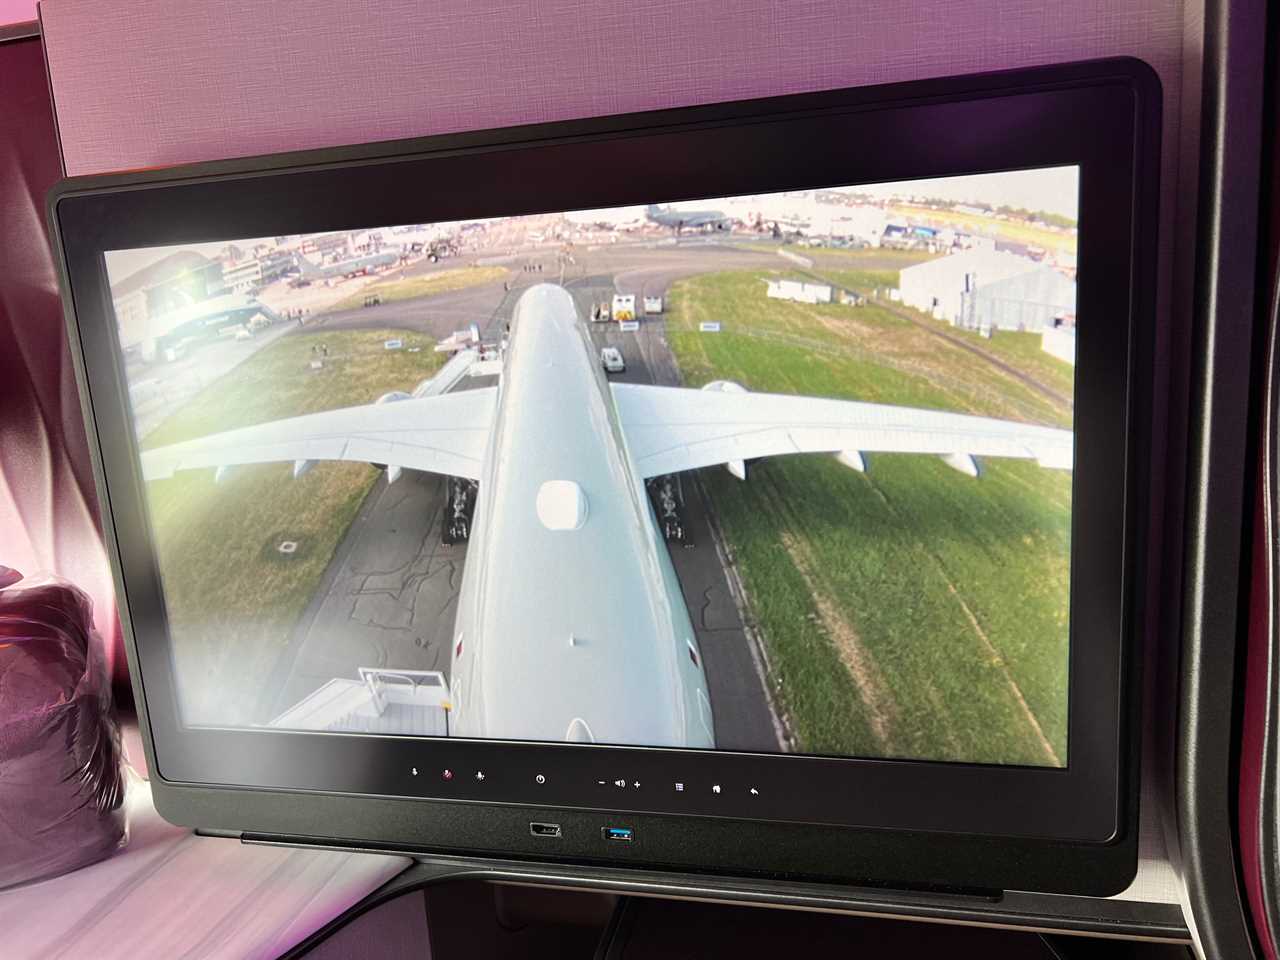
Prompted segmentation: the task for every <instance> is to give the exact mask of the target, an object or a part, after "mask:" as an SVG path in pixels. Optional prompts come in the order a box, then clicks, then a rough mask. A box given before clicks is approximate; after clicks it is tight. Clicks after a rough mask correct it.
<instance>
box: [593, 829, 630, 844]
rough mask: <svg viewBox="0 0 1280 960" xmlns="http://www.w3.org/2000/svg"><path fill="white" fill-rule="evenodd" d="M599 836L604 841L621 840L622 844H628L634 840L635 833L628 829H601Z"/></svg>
mask: <svg viewBox="0 0 1280 960" xmlns="http://www.w3.org/2000/svg"><path fill="white" fill-rule="evenodd" d="M600 836H602V837H604V838H605V839H606V840H621V841H622V842H623V843H630V842H631V841H632V840H634V839H635V836H636V832H635V831H634V830H632V829H631V828H630V827H601V829H600Z"/></svg>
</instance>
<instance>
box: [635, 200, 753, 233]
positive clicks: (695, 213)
mask: <svg viewBox="0 0 1280 960" xmlns="http://www.w3.org/2000/svg"><path fill="white" fill-rule="evenodd" d="M644 213H645V216H646V217H648V219H649V221H650V222H651V223H656V224H658V225H659V226H663V227H672V228H673V229H674V230H675V231H676V233H679V232H680V231H681V230H683V229H684V228H685V227H690V228H692V229H695V230H696V229H699V228H701V227H712V228H713V229H716V230H727V229H729V225H730V222H731V220H732V218H730V217H728V216H726V215H725V214H723V213H721V212H720V211H719V210H673V209H672V208H671V207H669V206H668V207H660V206H658V205H656V204H649V206H647V207H645V208H644Z"/></svg>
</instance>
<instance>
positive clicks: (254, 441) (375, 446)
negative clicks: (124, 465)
mask: <svg viewBox="0 0 1280 960" xmlns="http://www.w3.org/2000/svg"><path fill="white" fill-rule="evenodd" d="M496 396H497V390H496V388H494V387H486V388H482V389H480V390H464V391H463V392H461V393H446V394H441V395H440V396H424V397H412V398H406V399H403V400H398V401H392V402H390V403H371V404H367V405H365V406H362V407H346V408H343V409H341V410H326V411H324V412H323V413H310V414H307V415H305V416H301V417H290V418H289V419H287V420H273V421H271V422H270V423H262V424H258V425H257V426H253V427H242V428H241V429H239V430H228V431H226V432H224V433H215V434H212V435H211V436H207V437H200V438H198V439H195V440H187V441H185V442H183V443H175V444H171V445H170V446H167V447H158V448H156V449H153V450H144V451H143V452H142V476H143V479H146V480H159V479H163V478H165V477H170V476H172V475H173V473H174V471H177V470H191V469H196V468H199V467H215V468H218V469H220V470H221V469H223V468H226V467H232V466H235V465H238V464H249V463H278V462H281V461H284V462H290V461H292V462H293V464H294V475H295V476H298V475H300V474H301V473H303V472H305V470H306V469H308V467H309V466H310V465H311V464H312V463H314V462H315V461H317V460H347V461H355V462H362V463H385V464H387V465H388V466H389V467H391V468H394V469H396V473H397V474H398V473H399V468H401V467H408V468H409V469H411V470H424V471H427V472H430V473H443V474H448V475H450V476H455V477H467V478H469V479H472V480H479V479H480V466H481V461H482V460H483V459H484V450H485V445H486V444H487V443H488V440H489V431H490V428H491V427H492V424H493V411H494V405H495V403H496Z"/></svg>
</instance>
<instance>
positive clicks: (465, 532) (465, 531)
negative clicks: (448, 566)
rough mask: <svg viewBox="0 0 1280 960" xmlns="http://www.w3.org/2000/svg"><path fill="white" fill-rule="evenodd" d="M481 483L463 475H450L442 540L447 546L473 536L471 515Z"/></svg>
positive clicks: (442, 526)
mask: <svg viewBox="0 0 1280 960" xmlns="http://www.w3.org/2000/svg"><path fill="white" fill-rule="evenodd" d="M478 487H479V484H477V483H476V482H475V481H474V480H467V479H465V478H463V477H450V478H449V481H448V499H447V501H446V502H445V507H444V522H443V523H442V524H441V529H440V540H441V542H443V543H444V544H445V545H447V546H452V545H453V544H455V543H465V542H466V541H467V539H469V538H470V536H471V515H472V514H473V513H474V512H475V509H476V490H477V489H478Z"/></svg>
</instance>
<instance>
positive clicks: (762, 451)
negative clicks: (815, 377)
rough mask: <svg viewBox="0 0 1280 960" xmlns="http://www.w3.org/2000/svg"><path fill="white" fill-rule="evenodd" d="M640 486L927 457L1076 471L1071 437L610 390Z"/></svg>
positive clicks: (1000, 424)
mask: <svg viewBox="0 0 1280 960" xmlns="http://www.w3.org/2000/svg"><path fill="white" fill-rule="evenodd" d="M611 386H612V388H613V395H614V398H615V400H616V402H617V408H618V415H619V418H620V420H621V422H622V429H623V433H624V434H625V436H626V438H627V444H628V446H629V447H630V449H631V454H632V457H633V459H634V461H635V463H636V466H637V467H639V469H640V471H641V473H642V474H643V476H645V477H646V478H647V477H655V476H659V475H661V474H665V473H677V472H679V471H681V470H693V469H696V468H698V467H706V466H711V465H714V464H727V465H730V468H731V469H733V468H734V465H735V464H736V465H737V466H738V469H737V470H735V472H736V473H738V475H739V476H741V475H742V474H741V464H743V463H744V462H745V461H747V460H751V459H754V458H757V457H771V456H777V455H780V454H786V453H842V454H845V455H846V459H845V462H846V463H849V464H850V465H851V466H855V467H856V468H857V469H861V464H862V459H861V454H864V453H926V454H935V455H938V456H941V457H943V458H945V459H946V460H947V462H948V463H949V464H950V465H951V466H954V467H956V468H957V469H959V470H961V471H963V472H966V473H972V474H976V472H977V466H976V464H975V463H974V461H973V459H972V458H973V457H975V456H986V457H1017V458H1022V459H1030V460H1035V461H1037V462H1038V463H1039V464H1040V465H1041V466H1043V467H1055V468H1058V469H1062V470H1070V469H1071V468H1072V465H1073V462H1074V449H1073V436H1072V433H1071V431H1070V430H1059V429H1055V428H1053V427H1040V426H1034V425H1032V424H1025V423H1014V422H1012V421H1008V420H995V419H992V418H989V417H974V416H968V415H966V414H960V413H946V412H943V411H939V410H920V409H916V408H913V407H893V406H887V405H884V404H879V403H862V402H858V401H852V400H826V399H821V398H818V397H803V396H791V395H783V394H770V393H749V392H746V391H745V390H741V388H736V389H734V390H729V389H721V390H708V389H704V390H687V389H682V388H679V387H649V386H642V385H638V384H625V383H614V384H611Z"/></svg>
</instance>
